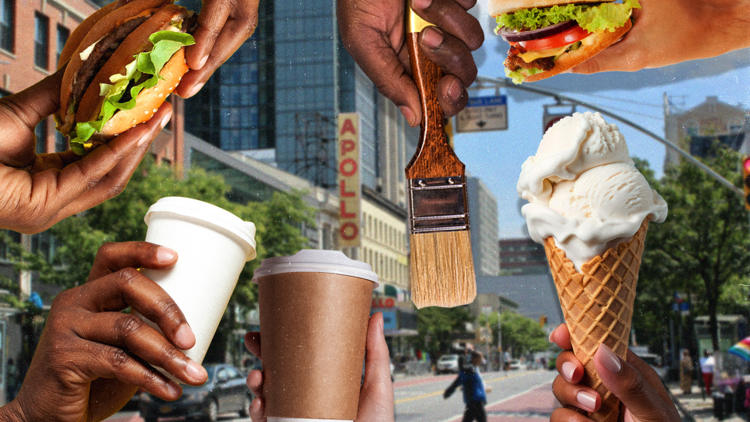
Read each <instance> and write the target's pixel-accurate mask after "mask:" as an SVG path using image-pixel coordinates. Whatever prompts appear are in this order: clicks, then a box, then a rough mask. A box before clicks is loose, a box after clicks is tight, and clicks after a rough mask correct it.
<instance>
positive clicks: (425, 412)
mask: <svg viewBox="0 0 750 422" xmlns="http://www.w3.org/2000/svg"><path fill="white" fill-rule="evenodd" d="M556 374H557V372H554V371H544V370H539V371H511V372H487V373H483V374H482V378H483V379H484V382H485V385H486V386H488V387H490V388H491V391H490V392H489V393H488V394H487V403H488V404H487V407H486V409H487V416H488V421H489V422H543V421H549V417H550V414H551V413H552V410H554V409H555V408H556V407H558V406H559V405H558V404H557V401H556V400H555V398H554V397H553V396H552V391H551V384H552V380H553V379H554V378H555V375H556ZM455 377H456V376H455V375H440V376H434V375H427V376H422V377H410V378H400V377H398V378H397V379H396V382H395V383H394V399H395V403H396V421H398V422H460V421H461V417H462V415H463V411H464V403H463V399H462V395H461V391H460V390H458V391H456V393H455V394H453V396H451V397H450V398H449V399H447V400H445V399H443V391H445V389H446V388H447V387H448V385H450V384H451V382H452V381H453V380H454V379H455ZM220 420H221V421H226V422H229V421H233V422H240V421H241V422H249V421H250V419H249V418H237V417H236V416H232V415H225V416H224V417H222V418H220ZM107 421H108V422H143V419H142V418H141V417H140V416H138V413H137V412H132V411H131V412H120V413H118V414H116V415H114V416H113V417H111V418H109V419H107Z"/></svg>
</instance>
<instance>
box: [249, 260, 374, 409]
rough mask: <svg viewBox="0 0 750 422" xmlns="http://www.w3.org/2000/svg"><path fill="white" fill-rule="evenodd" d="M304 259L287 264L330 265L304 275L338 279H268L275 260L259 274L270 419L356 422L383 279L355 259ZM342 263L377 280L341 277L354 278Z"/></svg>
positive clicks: (296, 275) (288, 275)
mask: <svg viewBox="0 0 750 422" xmlns="http://www.w3.org/2000/svg"><path fill="white" fill-rule="evenodd" d="M300 254H303V255H304V257H302V258H300V257H299V255H300ZM300 254H297V255H295V256H294V257H286V258H292V259H294V258H297V259H296V261H295V263H298V262H297V261H298V260H299V259H303V260H306V261H316V260H318V259H320V260H323V261H327V262H326V263H320V261H318V263H316V264H313V265H314V266H313V267H310V266H302V267H298V268H297V269H299V268H315V269H317V270H322V271H333V272H321V271H315V272H312V271H311V272H281V273H278V272H276V273H273V272H274V271H271V272H272V273H273V274H269V275H263V273H264V266H266V265H265V264H266V261H269V260H264V262H263V264H262V265H261V268H259V269H258V270H256V279H255V281H256V282H257V283H258V290H259V302H260V330H261V359H262V361H263V395H264V400H265V416H266V417H269V418H285V419H286V418H301V419H329V420H330V419H333V420H341V421H353V420H355V419H356V418H357V407H358V403H359V390H360V385H361V379H362V367H363V363H364V355H365V342H366V338H367V325H368V319H369V316H370V304H371V302H372V290H373V288H374V287H375V286H376V284H375V283H376V282H377V281H376V280H377V276H376V275H375V273H373V272H372V271H371V270H370V268H369V265H367V264H364V263H360V262H358V261H352V260H349V259H348V258H346V257H345V256H344V255H343V254H342V253H341V252H332V251H302V252H300ZM331 254H337V255H336V257H335V258H336V259H334V260H333V261H330V260H329V259H328V258H330V257H331V256H332V255H331ZM339 255H340V256H339ZM340 258H343V259H345V260H346V261H349V263H355V265H356V266H357V267H358V268H356V267H355V268H354V271H353V272H354V273H358V272H360V271H362V270H363V267H362V266H366V270H367V272H368V273H370V274H371V275H372V276H374V277H375V279H374V280H373V279H372V278H370V279H366V278H362V277H356V276H352V275H347V274H342V273H347V272H351V271H348V270H347V268H346V265H339V264H337V263H336V262H338V261H337V260H339V259H340ZM272 259H274V260H278V259H279V258H272ZM277 264H278V263H277ZM344 264H346V263H345V262H344ZM326 266H327V267H328V268H325V267H326ZM266 267H268V266H266ZM278 267H279V266H278V265H277V268H278ZM280 267H281V268H282V271H284V270H292V271H294V270H295V268H294V264H293V265H292V266H291V268H290V267H288V266H287V265H280ZM265 269H267V268H265ZM358 275H362V274H361V273H358Z"/></svg>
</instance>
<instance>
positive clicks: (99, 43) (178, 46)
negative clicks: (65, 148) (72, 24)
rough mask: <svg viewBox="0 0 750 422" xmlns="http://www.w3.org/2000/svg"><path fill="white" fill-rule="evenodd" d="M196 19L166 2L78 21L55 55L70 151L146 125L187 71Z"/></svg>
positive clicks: (140, 0) (61, 119) (61, 123)
mask: <svg viewBox="0 0 750 422" xmlns="http://www.w3.org/2000/svg"><path fill="white" fill-rule="evenodd" d="M196 26H197V16H196V15H195V14H194V13H193V12H190V11H188V10H187V9H185V8H184V7H181V6H177V5H175V4H172V0H135V1H133V2H131V3H127V4H125V5H124V6H121V7H118V8H115V3H112V4H109V5H107V6H105V7H103V8H102V9H99V10H98V11H97V12H96V13H94V14H92V15H91V16H89V17H88V18H87V19H86V20H84V21H83V22H82V23H81V24H80V25H79V26H78V27H77V28H76V29H75V31H73V33H72V34H71V35H70V37H69V39H68V42H67V43H66V44H65V47H64V48H63V50H62V53H61V54H60V65H59V68H62V67H65V71H64V74H63V79H62V85H61V88H60V110H59V111H58V112H57V113H56V116H55V119H56V121H57V130H58V131H59V132H60V133H62V134H63V135H65V136H67V137H68V139H69V142H70V147H71V149H72V150H73V151H75V152H77V153H79V154H84V153H86V151H88V150H90V149H91V148H93V147H94V146H96V145H98V144H100V143H103V142H106V141H107V140H108V139H111V138H112V137H114V136H116V135H118V134H120V133H122V132H124V131H126V130H128V129H130V128H132V127H133V126H135V125H137V124H139V123H143V122H146V121H148V120H149V119H150V118H151V117H152V116H153V115H154V113H155V112H156V111H157V110H158V108H159V106H161V104H162V103H163V102H164V101H165V100H166V99H167V97H168V96H169V94H170V93H171V92H172V91H173V90H174V89H175V88H176V87H177V84H179V82H180V80H181V79H182V76H183V75H184V74H185V73H186V72H187V71H188V66H187V64H186V63H185V47H186V46H188V45H191V44H194V43H195V39H194V38H193V37H192V35H190V33H191V32H192V31H193V30H194V29H195V27H196Z"/></svg>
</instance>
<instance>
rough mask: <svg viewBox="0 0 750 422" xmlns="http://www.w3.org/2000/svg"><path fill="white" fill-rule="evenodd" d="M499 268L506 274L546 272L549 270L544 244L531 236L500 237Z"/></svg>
mask: <svg viewBox="0 0 750 422" xmlns="http://www.w3.org/2000/svg"><path fill="white" fill-rule="evenodd" d="M498 245H499V250H500V268H502V270H503V272H505V273H508V274H546V273H547V272H549V265H548V264H547V255H546V253H545V252H544V246H542V245H540V244H538V243H536V242H534V241H533V240H531V238H528V237H524V238H518V239H500V241H499V242H498Z"/></svg>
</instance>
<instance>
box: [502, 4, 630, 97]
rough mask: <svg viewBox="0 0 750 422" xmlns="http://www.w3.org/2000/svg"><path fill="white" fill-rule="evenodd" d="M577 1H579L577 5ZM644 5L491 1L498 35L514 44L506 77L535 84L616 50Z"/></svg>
mask: <svg viewBox="0 0 750 422" xmlns="http://www.w3.org/2000/svg"><path fill="white" fill-rule="evenodd" d="M573 1H574V0H573ZM637 8H640V5H639V4H638V0H623V2H622V3H615V2H614V1H613V0H604V1H602V0H578V1H577V2H575V3H573V2H572V1H571V0H490V3H489V10H490V14H491V15H492V16H494V17H495V19H496V21H497V24H498V26H497V29H495V33H497V34H498V35H500V36H502V37H503V39H505V40H506V41H507V42H508V43H509V44H510V50H509V51H508V58H507V59H505V63H504V64H505V74H506V75H507V76H508V77H509V78H511V79H513V82H514V83H516V84H520V83H522V82H535V81H539V80H542V79H546V78H549V77H550V76H554V75H557V74H558V73H561V72H564V71H566V70H568V69H570V68H573V67H575V66H577V65H579V64H581V63H583V62H585V61H586V60H588V59H590V58H592V57H594V56H595V55H596V54H598V53H599V52H601V51H602V50H604V49H605V48H607V47H609V46H610V45H612V44H614V43H615V42H617V41H618V40H620V38H622V37H623V35H625V33H626V32H628V31H629V30H630V28H631V27H632V21H631V13H632V11H633V9H637Z"/></svg>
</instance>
